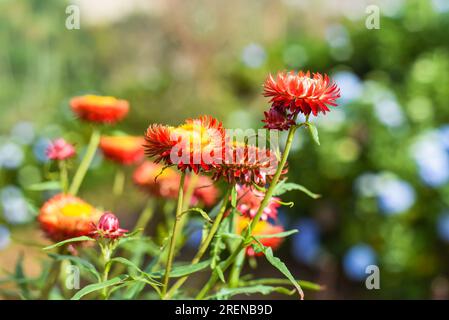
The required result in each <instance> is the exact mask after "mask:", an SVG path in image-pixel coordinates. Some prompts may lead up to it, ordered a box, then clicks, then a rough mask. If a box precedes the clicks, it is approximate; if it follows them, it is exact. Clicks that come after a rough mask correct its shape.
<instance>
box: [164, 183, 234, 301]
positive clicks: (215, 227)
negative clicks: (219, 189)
mask: <svg viewBox="0 0 449 320" xmlns="http://www.w3.org/2000/svg"><path fill="white" fill-rule="evenodd" d="M233 187H234V186H232V187H230V188H229V189H228V190H227V191H226V193H225V195H224V198H223V202H222V204H221V207H220V211H219V212H218V214H217V217H216V218H215V220H214V223H213V224H212V227H211V228H210V231H209V233H208V234H207V237H206V239H205V240H204V241H203V242H202V243H201V246H200V248H199V249H198V252H197V253H196V255H195V257H194V258H193V259H192V262H191V264H192V265H193V264H197V263H198V262H199V261H200V259H201V258H202V257H203V255H204V254H205V253H206V251H207V249H208V248H209V245H210V243H211V242H212V239H213V238H214V236H215V234H216V233H217V230H218V227H219V226H220V223H221V221H222V220H223V216H224V213H225V212H226V207H227V205H228V202H229V196H230V195H231V191H232V189H233ZM188 277H189V276H185V277H182V278H180V279H179V280H178V281H176V282H175V284H174V285H173V286H172V287H171V288H170V290H169V291H168V293H167V294H166V295H165V296H164V299H170V298H171V297H172V296H173V294H174V293H175V292H176V290H177V289H179V287H181V286H182V285H183V284H184V282H186V280H187V278H188Z"/></svg>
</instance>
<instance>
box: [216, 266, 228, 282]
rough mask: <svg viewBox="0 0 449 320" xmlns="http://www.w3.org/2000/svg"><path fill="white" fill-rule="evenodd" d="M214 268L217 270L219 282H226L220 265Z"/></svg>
mask: <svg viewBox="0 0 449 320" xmlns="http://www.w3.org/2000/svg"><path fill="white" fill-rule="evenodd" d="M214 270H215V271H216V272H217V274H218V277H219V278H220V280H221V282H223V283H226V280H225V277H224V274H223V270H221V268H220V266H219V265H217V266H216V267H215V269H214Z"/></svg>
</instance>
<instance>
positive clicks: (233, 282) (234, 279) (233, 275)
mask: <svg viewBox="0 0 449 320" xmlns="http://www.w3.org/2000/svg"><path fill="white" fill-rule="evenodd" d="M245 257H246V252H245V250H242V251H240V253H239V254H238V256H237V258H236V259H235V261H234V264H233V265H232V268H231V272H230V274H229V286H230V287H231V288H237V287H238V286H239V281H240V274H241V272H242V268H243V265H244V263H245Z"/></svg>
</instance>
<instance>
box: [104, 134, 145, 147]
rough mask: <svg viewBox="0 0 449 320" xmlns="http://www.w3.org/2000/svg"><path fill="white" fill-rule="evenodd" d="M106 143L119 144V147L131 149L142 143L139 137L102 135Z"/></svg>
mask: <svg viewBox="0 0 449 320" xmlns="http://www.w3.org/2000/svg"><path fill="white" fill-rule="evenodd" d="M103 139H104V140H105V142H106V143H111V144H113V145H117V146H119V147H120V148H121V149H125V150H133V149H135V148H139V147H140V145H142V143H141V140H140V138H137V137H129V136H117V137H103Z"/></svg>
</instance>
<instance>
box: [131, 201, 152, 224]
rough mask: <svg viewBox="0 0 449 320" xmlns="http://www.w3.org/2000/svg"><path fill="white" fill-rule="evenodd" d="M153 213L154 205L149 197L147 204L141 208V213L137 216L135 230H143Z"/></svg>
mask: <svg viewBox="0 0 449 320" xmlns="http://www.w3.org/2000/svg"><path fill="white" fill-rule="evenodd" d="M153 214H154V205H153V201H152V200H151V199H148V201H147V204H146V205H145V208H144V209H143V211H142V213H141V214H140V216H139V219H138V220H137V223H136V227H135V228H134V229H135V230H137V229H140V228H142V229H143V231H145V228H146V226H147V224H148V222H149V221H150V220H151V218H152V217H153Z"/></svg>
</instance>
